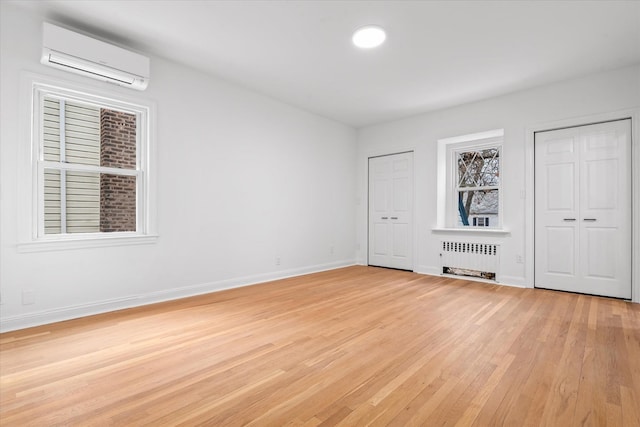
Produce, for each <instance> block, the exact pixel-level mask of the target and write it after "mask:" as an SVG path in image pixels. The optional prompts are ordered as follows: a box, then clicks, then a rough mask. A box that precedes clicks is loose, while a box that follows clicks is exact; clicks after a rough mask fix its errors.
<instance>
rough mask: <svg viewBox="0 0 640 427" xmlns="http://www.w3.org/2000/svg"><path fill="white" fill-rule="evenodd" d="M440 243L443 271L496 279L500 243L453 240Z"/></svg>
mask: <svg viewBox="0 0 640 427" xmlns="http://www.w3.org/2000/svg"><path fill="white" fill-rule="evenodd" d="M441 243H442V245H441V253H440V258H441V261H442V272H443V273H445V274H455V275H460V276H475V277H482V278H485V279H491V280H497V275H498V270H499V266H500V262H499V260H500V258H499V248H500V245H497V244H495V243H472V242H455V241H442V242H441Z"/></svg>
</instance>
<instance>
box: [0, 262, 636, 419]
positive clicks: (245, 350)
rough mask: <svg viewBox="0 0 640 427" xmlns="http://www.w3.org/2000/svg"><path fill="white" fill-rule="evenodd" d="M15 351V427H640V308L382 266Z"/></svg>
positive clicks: (18, 342)
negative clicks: (178, 426) (140, 426)
mask: <svg viewBox="0 0 640 427" xmlns="http://www.w3.org/2000/svg"><path fill="white" fill-rule="evenodd" d="M0 343H1V347H0V351H1V352H0V373H1V382H0V425H2V426H28V425H36V426H50V425H81V426H89V425H120V426H125V425H127V426H128V425H152V426H164V425H189V426H193V425H209V426H224V425H251V426H284V425H288V426H303V425H304V426H318V425H322V426H338V425H339V426H365V425H375V426H378V425H380V426H383V425H392V426H411V425H423V426H439V425H447V426H451V425H460V426H469V425H475V426H493V425H500V426H560V427H564V426H578V425H579V426H583V425H584V426H587V425H591V426H626V427H634V426H640V305H637V304H630V303H626V302H623V301H618V300H612V299H605V298H597V297H590V296H583V295H572V294H567V293H560V292H553V291H545V290H532V289H517V288H509V287H501V286H496V285H488V284H482V283H474V282H468V281H461V280H453V279H444V278H437V277H429V276H421V275H418V274H413V273H407V272H399V271H392V270H385V269H378V268H370V267H349V268H345V269H340V270H334V271H330V272H324V273H319V274H313V275H308V276H302V277H297V278H292V279H287V280H280V281H276V282H271V283H266V284H261V285H256V286H251V287H246V288H240V289H234V290H230V291H224V292H219V293H215V294H210V295H206V296H201V297H195V298H189V299H184V300H180V301H173V302H169V303H163V304H157V305H153V306H147V307H143V308H137V309H132V310H126V311H121V312H116V313H109V314H105V315H99V316H93V317H89V318H84V319H79V320H74V321H68V322H63V323H58V324H54V325H48V326H43V327H38V328H33V329H28V330H22V331H18V332H11V333H5V334H2V335H0Z"/></svg>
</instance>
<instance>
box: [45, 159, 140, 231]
mask: <svg viewBox="0 0 640 427" xmlns="http://www.w3.org/2000/svg"><path fill="white" fill-rule="evenodd" d="M44 197H45V200H44V216H45V218H44V220H45V234H61V233H97V232H114V231H136V177H135V176H123V175H112V174H99V173H93V172H75V171H59V170H53V169H45V172H44ZM62 207H64V209H62Z"/></svg>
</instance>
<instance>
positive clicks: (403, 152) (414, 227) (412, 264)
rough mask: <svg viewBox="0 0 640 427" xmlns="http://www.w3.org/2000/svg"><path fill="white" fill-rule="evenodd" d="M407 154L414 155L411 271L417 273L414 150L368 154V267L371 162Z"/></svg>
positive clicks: (414, 160) (414, 168)
mask: <svg viewBox="0 0 640 427" xmlns="http://www.w3.org/2000/svg"><path fill="white" fill-rule="evenodd" d="M407 153H411V154H413V167H412V173H411V181H412V182H411V186H412V192H411V198H412V201H411V202H412V203H411V205H412V206H411V211H412V212H411V216H412V218H413V219H412V221H411V235H412V239H411V246H412V248H411V250H412V256H411V271H414V272H415V271H416V258H417V256H418V253H417V247H418V242H417V240H418V239H417V238H416V237H417V236H416V153H415V150H413V149H409V150H399V151H394V152H390V153H388V152H384V153H379V154H378V153H376V154H368V155H367V157H366V161H367V166H366V167H367V183H366V194H367V212H366V214H367V230H366V236H367V247H366V259H367V265H371V264H370V262H369V245H370V244H371V242H370V241H369V237H370V236H369V225H370V224H369V207H370V206H369V205H370V203H371V200H370V199H369V180H370V178H371V170H370V169H369V162H370V160H371V159H375V158H378V157H386V156H394V155H396V154H407Z"/></svg>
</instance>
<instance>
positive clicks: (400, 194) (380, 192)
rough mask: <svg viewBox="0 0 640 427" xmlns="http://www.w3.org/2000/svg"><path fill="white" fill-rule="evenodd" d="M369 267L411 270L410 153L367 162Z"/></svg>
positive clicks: (411, 202)
mask: <svg viewBox="0 0 640 427" xmlns="http://www.w3.org/2000/svg"><path fill="white" fill-rule="evenodd" d="M369 265H375V266H379V267H391V268H398V269H403V270H413V153H412V152H409V153H400V154H392V155H388V156H380V157H372V158H370V159H369Z"/></svg>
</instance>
